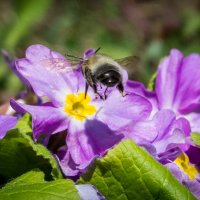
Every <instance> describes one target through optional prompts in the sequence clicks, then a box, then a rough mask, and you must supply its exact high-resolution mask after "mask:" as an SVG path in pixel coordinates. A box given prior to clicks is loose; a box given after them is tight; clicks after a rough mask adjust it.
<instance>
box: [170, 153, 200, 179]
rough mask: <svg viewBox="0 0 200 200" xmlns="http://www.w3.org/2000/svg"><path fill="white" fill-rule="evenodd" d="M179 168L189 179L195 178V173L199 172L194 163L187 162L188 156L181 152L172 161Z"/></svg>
mask: <svg viewBox="0 0 200 200" xmlns="http://www.w3.org/2000/svg"><path fill="white" fill-rule="evenodd" d="M174 162H175V163H176V164H177V165H178V166H179V168H180V169H181V170H182V171H183V172H185V173H186V174H187V175H188V177H189V178H190V179H191V180H194V179H196V176H197V174H198V173H199V172H198V170H197V168H196V167H195V166H194V165H191V164H190V163H189V158H188V156H187V155H186V154H184V153H182V154H181V155H180V157H178V158H176V160H175V161H174Z"/></svg>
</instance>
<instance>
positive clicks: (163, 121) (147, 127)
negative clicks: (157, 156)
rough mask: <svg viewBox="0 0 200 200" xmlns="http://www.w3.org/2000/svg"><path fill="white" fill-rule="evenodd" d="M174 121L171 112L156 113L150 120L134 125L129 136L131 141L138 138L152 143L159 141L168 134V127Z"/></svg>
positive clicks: (173, 115)
mask: <svg viewBox="0 0 200 200" xmlns="http://www.w3.org/2000/svg"><path fill="white" fill-rule="evenodd" d="M174 120H175V114H174V113H173V112H172V111H171V110H161V111H158V112H157V113H156V114H155V115H154V117H153V119H152V120H145V121H140V122H138V123H136V124H135V125H134V126H133V130H132V132H131V133H130V134H129V137H131V138H132V139H133V140H135V139H136V137H139V138H140V139H141V140H142V141H143V140H146V141H148V142H153V141H154V140H160V139H162V138H163V136H164V135H165V134H167V133H168V132H169V129H170V126H171V125H172V123H173V121H174Z"/></svg>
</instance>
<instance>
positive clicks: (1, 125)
mask: <svg viewBox="0 0 200 200" xmlns="http://www.w3.org/2000/svg"><path fill="white" fill-rule="evenodd" d="M16 123H17V118H16V117H14V116H10V115H0V139H2V138H3V137H4V136H5V135H6V133H7V131H9V130H10V129H11V128H13V127H14V126H15V125H16Z"/></svg>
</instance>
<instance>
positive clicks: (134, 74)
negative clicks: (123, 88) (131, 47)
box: [115, 56, 140, 80]
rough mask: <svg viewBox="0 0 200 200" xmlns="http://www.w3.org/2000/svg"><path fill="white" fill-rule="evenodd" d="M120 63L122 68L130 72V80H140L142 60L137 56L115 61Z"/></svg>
mask: <svg viewBox="0 0 200 200" xmlns="http://www.w3.org/2000/svg"><path fill="white" fill-rule="evenodd" d="M115 61H116V62H118V63H119V64H120V65H121V66H122V67H124V68H125V69H126V70H127V71H128V75H129V78H130V79H134V80H135V79H138V76H139V73H140V69H139V62H140V59H139V57H137V56H128V57H125V58H121V59H117V60H115Z"/></svg>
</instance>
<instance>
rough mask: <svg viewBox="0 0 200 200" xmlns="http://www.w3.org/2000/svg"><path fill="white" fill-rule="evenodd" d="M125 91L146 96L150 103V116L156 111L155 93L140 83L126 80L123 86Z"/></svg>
mask: <svg viewBox="0 0 200 200" xmlns="http://www.w3.org/2000/svg"><path fill="white" fill-rule="evenodd" d="M125 92H126V93H135V94H138V95H140V96H142V97H145V98H147V99H148V100H149V101H150V102H151V104H152V112H151V115H152V116H153V115H154V114H155V113H156V112H157V111H158V100H157V96H156V93H155V92H153V91H148V90H147V89H146V88H145V87H144V85H143V84H142V83H140V82H137V81H131V80H128V81H127V83H126V86H125Z"/></svg>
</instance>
